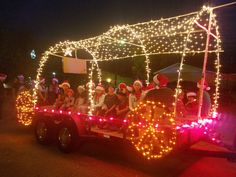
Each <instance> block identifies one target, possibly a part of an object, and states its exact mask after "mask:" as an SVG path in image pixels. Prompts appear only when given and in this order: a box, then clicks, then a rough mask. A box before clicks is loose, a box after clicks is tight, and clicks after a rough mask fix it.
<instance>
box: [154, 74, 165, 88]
mask: <svg viewBox="0 0 236 177" xmlns="http://www.w3.org/2000/svg"><path fill="white" fill-rule="evenodd" d="M153 82H154V83H155V84H157V85H158V86H160V87H165V86H167V84H168V82H169V79H168V77H166V76H165V75H164V74H156V75H155V76H154V77H153Z"/></svg>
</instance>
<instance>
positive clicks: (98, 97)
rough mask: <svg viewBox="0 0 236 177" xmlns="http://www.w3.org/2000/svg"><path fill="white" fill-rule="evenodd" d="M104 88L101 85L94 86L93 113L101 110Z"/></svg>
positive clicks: (96, 113)
mask: <svg viewBox="0 0 236 177" xmlns="http://www.w3.org/2000/svg"><path fill="white" fill-rule="evenodd" d="M104 92H105V89H104V88H103V86H101V85H98V86H97V87H96V88H95V94H94V98H93V101H94V115H98V114H99V113H100V111H101V108H102V105H103V103H104V99H105V94H104Z"/></svg>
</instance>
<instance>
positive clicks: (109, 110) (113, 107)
mask: <svg viewBox="0 0 236 177" xmlns="http://www.w3.org/2000/svg"><path fill="white" fill-rule="evenodd" d="M115 107H116V105H115V104H114V105H113V106H112V107H111V108H110V109H108V110H107V111H106V113H105V114H107V113H109V112H111V111H112V110H113V109H115Z"/></svg>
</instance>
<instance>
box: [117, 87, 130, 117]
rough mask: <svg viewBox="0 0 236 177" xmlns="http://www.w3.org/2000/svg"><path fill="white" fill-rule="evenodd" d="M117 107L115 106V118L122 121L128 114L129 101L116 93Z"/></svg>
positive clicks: (122, 94)
mask: <svg viewBox="0 0 236 177" xmlns="http://www.w3.org/2000/svg"><path fill="white" fill-rule="evenodd" d="M116 95H117V97H118V105H117V106H116V108H115V110H116V118H118V119H124V118H125V117H126V115H127V113H128V112H129V100H128V97H127V95H126V94H125V93H123V92H117V94H116Z"/></svg>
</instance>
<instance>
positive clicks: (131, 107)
mask: <svg viewBox="0 0 236 177" xmlns="http://www.w3.org/2000/svg"><path fill="white" fill-rule="evenodd" d="M132 97H133V96H132V94H130V95H129V109H130V110H131V111H133V109H134V108H133V98H132Z"/></svg>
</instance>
